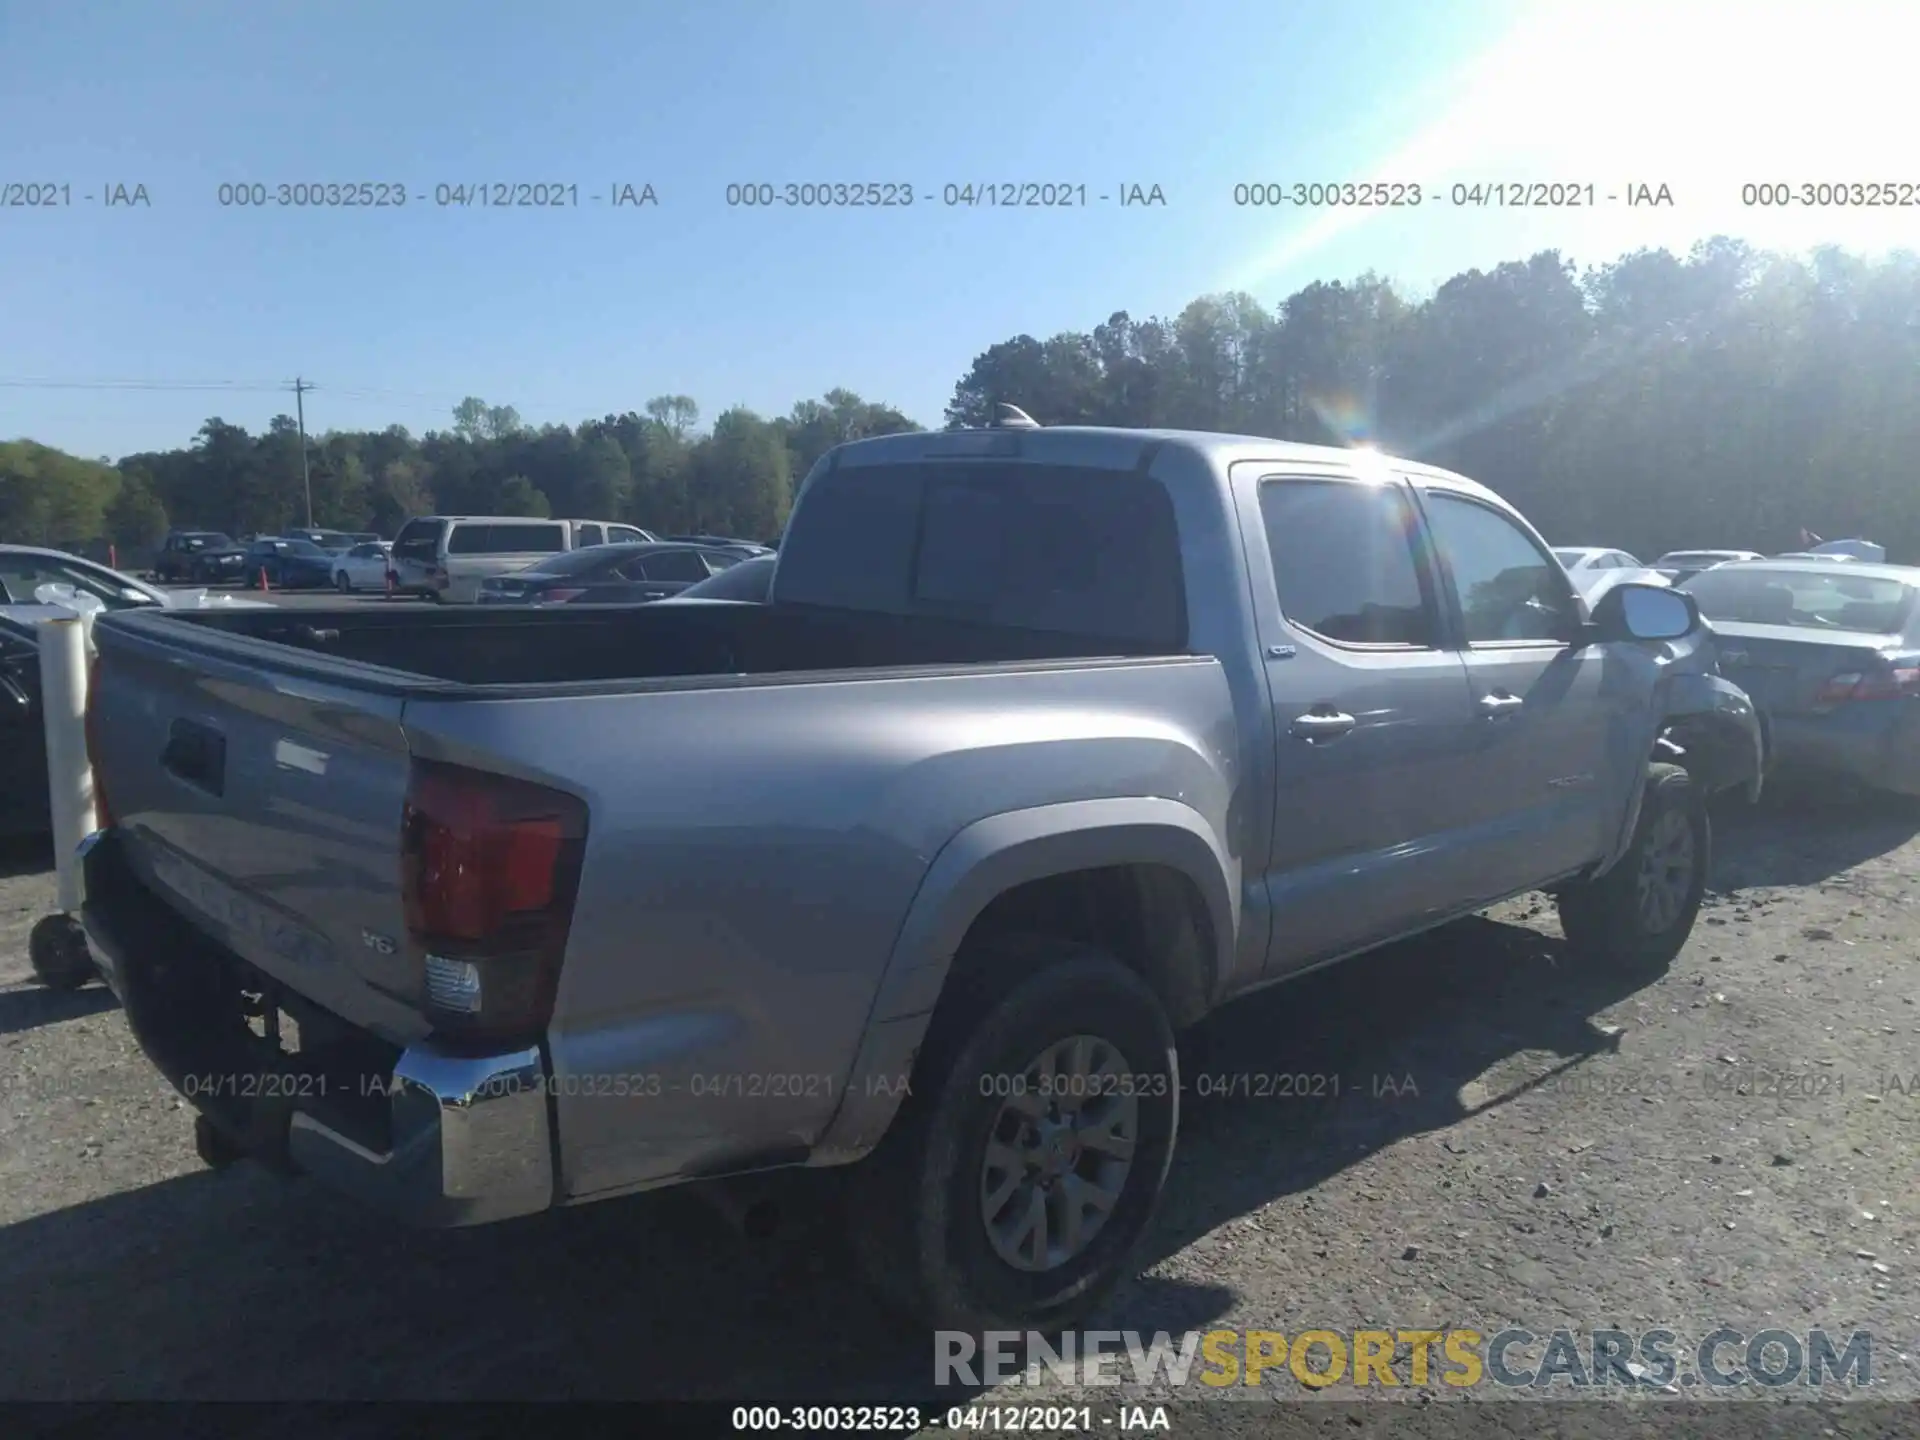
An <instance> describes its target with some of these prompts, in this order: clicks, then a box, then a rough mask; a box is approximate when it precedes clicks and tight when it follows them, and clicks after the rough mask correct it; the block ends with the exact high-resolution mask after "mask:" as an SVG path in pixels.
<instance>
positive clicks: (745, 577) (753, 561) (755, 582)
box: [660, 553, 780, 605]
mask: <svg viewBox="0 0 1920 1440" xmlns="http://www.w3.org/2000/svg"><path fill="white" fill-rule="evenodd" d="M779 558H780V557H779V556H777V555H774V554H772V553H768V554H766V555H754V556H750V557H749V558H747V559H745V560H742V561H741V562H740V563H739V564H737V565H729V566H728V567H727V568H726V569H724V570H722V571H721V572H720V573H719V574H718V575H715V576H714V577H713V578H712V579H710V580H701V581H699V582H698V583H696V584H693V585H689V586H688V587H687V588H686V589H684V590H682V591H681V592H680V593H679V594H678V595H669V596H667V598H666V599H664V600H662V601H661V602H660V603H661V604H663V605H670V604H677V603H679V602H680V601H683V600H686V601H694V600H733V601H744V602H747V603H749V604H756V605H763V604H765V603H766V599H767V587H768V586H770V585H771V584H772V583H773V567H774V564H775V562H777V561H778V560H779Z"/></svg>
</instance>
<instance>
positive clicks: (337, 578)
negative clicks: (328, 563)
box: [333, 570, 353, 595]
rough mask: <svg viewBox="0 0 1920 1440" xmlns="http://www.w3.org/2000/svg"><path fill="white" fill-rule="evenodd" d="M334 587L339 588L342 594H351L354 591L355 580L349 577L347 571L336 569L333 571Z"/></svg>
mask: <svg viewBox="0 0 1920 1440" xmlns="http://www.w3.org/2000/svg"><path fill="white" fill-rule="evenodd" d="M333 588H334V589H336V590H338V591H339V592H340V593H341V594H342V595H351V594H352V593H353V581H351V580H349V579H348V578H347V572H346V571H344V570H336V571H334V572H333Z"/></svg>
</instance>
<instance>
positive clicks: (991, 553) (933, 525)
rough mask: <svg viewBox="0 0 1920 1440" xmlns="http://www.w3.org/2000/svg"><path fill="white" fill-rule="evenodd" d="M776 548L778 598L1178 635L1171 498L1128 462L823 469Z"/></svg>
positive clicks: (1104, 632) (1163, 641)
mask: <svg viewBox="0 0 1920 1440" xmlns="http://www.w3.org/2000/svg"><path fill="white" fill-rule="evenodd" d="M781 556H782V559H781V565H780V572H779V584H778V590H777V594H776V597H775V598H776V600H777V601H778V602H780V603H783V604H791V603H798V604H811V605H828V606H834V607H836V608H845V609H860V610H880V611H885V612H889V613H892V614H902V615H906V614H921V615H941V616H948V617H951V618H955V619H967V620H978V621H983V622H986V623H990V624H995V625H1008V626H1013V627H1016V628H1020V629H1027V630H1048V631H1056V632H1063V633H1069V634H1080V635H1088V636H1101V637H1111V638H1114V639H1124V640H1128V641H1132V642H1136V643H1142V644H1147V645H1151V646H1155V647H1163V648H1167V649H1178V648H1180V647H1182V646H1184V645H1185V644H1186V636H1187V617H1186V592H1185V586H1184V581H1183V578H1182V574H1181V568H1180V542H1179V533H1178V529H1177V527H1176V525H1175V522H1174V515H1173V503H1172V501H1171V500H1170V499H1169V497H1168V496H1167V493H1166V491H1165V489H1164V488H1163V487H1162V486H1161V485H1160V483H1159V482H1158V481H1156V480H1154V479H1152V478H1150V477H1149V476H1146V475H1142V474H1139V473H1137V472H1135V471H1130V470H1125V471H1122V470H1096V469H1088V468H1084V467H1077V466H1062V465H1032V464H1023V463H1020V462H1017V461H1005V460H1001V461H990V460H989V461H978V462H939V461H933V462H920V463H910V464H901V465H884V466H856V467H850V468H848V469H845V470H836V471H829V472H827V473H826V474H824V475H822V476H820V477H819V478H818V479H817V480H816V481H815V483H814V484H813V485H812V486H811V487H810V488H809V490H808V491H807V493H806V496H805V498H804V499H803V500H802V501H801V503H800V505H799V507H798V509H797V510H796V511H795V513H794V516H793V519H792V522H791V523H790V526H789V530H788V534H787V538H786V540H785V542H784V544H783V545H782V547H781Z"/></svg>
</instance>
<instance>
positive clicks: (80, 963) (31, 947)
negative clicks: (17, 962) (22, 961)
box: [27, 915, 100, 990]
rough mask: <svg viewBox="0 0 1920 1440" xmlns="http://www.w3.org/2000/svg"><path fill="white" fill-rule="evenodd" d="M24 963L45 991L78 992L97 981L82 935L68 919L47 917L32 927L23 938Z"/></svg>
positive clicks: (95, 971)
mask: <svg viewBox="0 0 1920 1440" xmlns="http://www.w3.org/2000/svg"><path fill="white" fill-rule="evenodd" d="M27 960H28V962H29V963H30V964H31V965H32V966H33V973H34V976H35V978H37V979H38V980H39V981H40V983H41V984H42V985H44V986H46V987H47V988H48V989H49V990H78V989H79V988H80V987H81V986H83V985H85V984H86V983H87V982H88V981H90V980H97V979H99V978H100V972H99V971H98V970H96V969H94V965H93V956H92V955H91V954H89V953H88V951H87V937H86V933H85V932H84V931H82V930H81V928H80V926H79V924H78V923H77V922H76V921H75V920H74V919H73V917H72V916H70V915H48V916H45V917H44V918H42V919H41V920H40V921H38V922H37V923H36V924H35V925H34V927H33V929H32V931H31V932H30V933H29V934H28V936H27Z"/></svg>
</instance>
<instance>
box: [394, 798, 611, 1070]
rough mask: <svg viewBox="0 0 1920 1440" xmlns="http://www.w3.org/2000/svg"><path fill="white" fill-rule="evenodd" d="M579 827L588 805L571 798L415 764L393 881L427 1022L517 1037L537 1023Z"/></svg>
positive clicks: (567, 914) (569, 895)
mask: <svg viewBox="0 0 1920 1440" xmlns="http://www.w3.org/2000/svg"><path fill="white" fill-rule="evenodd" d="M586 836H587V807H586V805H585V803H584V802H583V801H581V800H580V799H579V798H578V797H577V796H574V795H569V794H566V793H565V792H564V791H560V790H552V789H549V788H547V787H546V786H544V785H534V784H531V783H529V782H527V781H524V780H516V779H512V778H510V777H508V776H504V775H494V774H490V773H488V772H486V771H483V770H472V769H468V768H466V767H465V766H460V765H449V764H445V763H442V762H439V761H432V760H415V761H414V762H413V771H412V778H411V783H410V784H409V786H408V789H407V798H406V803H405V806H404V807H403V809H402V812H401V839H400V889H401V895H402V898H403V901H404V904H405V908H406V917H407V933H408V936H409V938H410V939H411V941H412V943H413V946H414V949H415V952H416V954H417V955H418V957H419V958H420V961H421V964H422V968H423V972H424V976H425V982H426V999H427V1013H428V1015H429V1017H430V1018H431V1019H432V1021H433V1022H434V1025H435V1028H436V1030H438V1031H440V1032H441V1033H442V1034H444V1035H446V1036H447V1037H449V1038H465V1039H473V1040H480V1039H485V1040H488V1041H491V1042H503V1043H524V1044H532V1043H534V1042H535V1041H537V1040H538V1039H539V1038H540V1036H541V1035H542V1034H543V1033H544V1032H545V1030H546V1027H547V1021H548V1020H549V1019H550V1018H551V1017H552V1014H553V1000H554V993H555V991H556V989H557V988H558V985H559V980H560V961H561V957H562V956H563V955H564V954H565V953H566V946H567V931H568V928H569V927H570V926H571V924H572V922H573V902H574V897H575V895H576V894H577V893H578V890H579V885H580V860H581V855H582V853H583V852H584V850H585V848H586Z"/></svg>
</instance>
